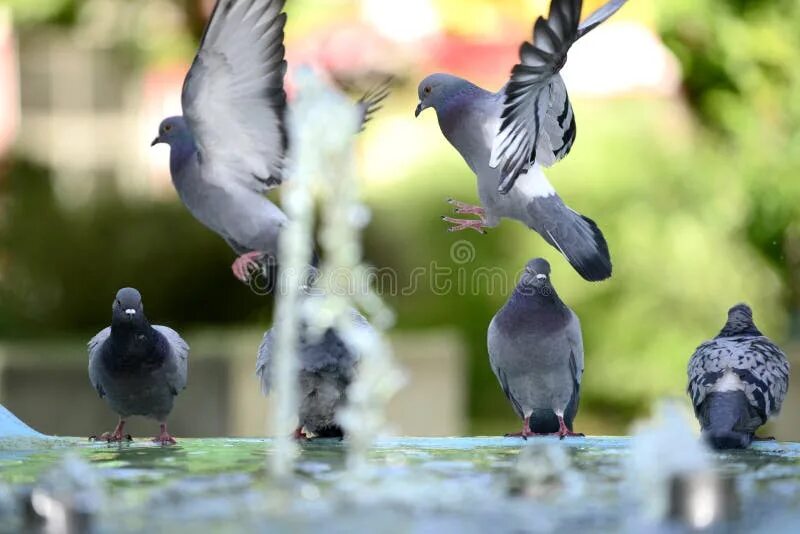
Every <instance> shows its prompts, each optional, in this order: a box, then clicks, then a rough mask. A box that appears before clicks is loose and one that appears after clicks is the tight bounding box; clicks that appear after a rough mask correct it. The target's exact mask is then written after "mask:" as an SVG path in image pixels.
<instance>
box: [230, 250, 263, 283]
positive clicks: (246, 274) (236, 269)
mask: <svg viewBox="0 0 800 534" xmlns="http://www.w3.org/2000/svg"><path fill="white" fill-rule="evenodd" d="M261 256H262V253H261V252H257V251H255V252H247V253H245V254H242V255H241V256H239V257H238V258H236V259H235V260H234V262H233V265H231V270H232V271H233V276H235V277H236V278H238V279H239V280H241V281H242V282H245V283H247V281H248V280H249V279H250V270H251V268H252V269H253V270H256V269H258V260H259V259H260V258H261Z"/></svg>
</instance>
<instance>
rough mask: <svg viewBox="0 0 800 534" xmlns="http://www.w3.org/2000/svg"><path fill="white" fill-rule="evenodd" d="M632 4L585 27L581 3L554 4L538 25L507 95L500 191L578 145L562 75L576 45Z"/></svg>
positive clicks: (615, 4) (495, 160) (620, 0)
mask: <svg viewBox="0 0 800 534" xmlns="http://www.w3.org/2000/svg"><path fill="white" fill-rule="evenodd" d="M625 2H626V0H611V1H610V2H608V3H606V4H605V5H603V6H602V7H600V8H599V9H598V10H597V11H595V12H594V13H592V14H591V15H589V17H588V18H587V19H586V21H585V22H584V23H583V24H580V23H579V21H580V14H581V6H582V4H583V2H582V1H581V0H552V1H551V3H550V12H549V14H548V17H547V18H544V17H539V18H538V19H537V20H536V23H535V24H534V33H533V42H532V43H529V42H525V43H523V44H522V45H521V46H520V50H519V57H520V63H519V64H517V65H515V66H514V68H513V69H512V70H511V79H510V80H509V82H508V83H507V84H506V85H505V87H504V88H503V89H502V90H501V91H502V92H503V94H504V102H503V113H502V124H501V127H500V131H499V132H498V134H497V136H496V137H495V140H494V143H493V145H492V154H491V158H490V161H489V164H490V165H491V166H492V168H497V167H500V171H501V178H500V184H499V185H498V190H499V191H500V192H501V193H504V194H505V193H508V192H509V191H510V190H511V188H512V187H513V186H514V182H516V180H517V178H519V176H521V175H522V174H524V173H525V172H527V170H528V168H530V167H531V165H533V164H534V163H535V162H538V163H540V164H542V165H544V166H549V165H552V164H553V163H555V162H556V161H558V160H560V159H561V158H563V157H564V156H566V155H567V154H568V153H569V151H570V149H571V148H572V144H573V143H574V142H575V133H576V128H575V117H574V113H573V111H572V105H571V103H570V101H569V97H568V95H567V88H566V86H565V85H564V80H563V79H562V78H561V76H560V74H559V71H560V70H561V68H562V67H563V66H564V63H565V62H566V60H567V52H569V49H570V47H571V46H572V44H573V43H574V42H575V41H577V40H578V39H579V38H580V37H582V36H583V35H585V34H586V33H587V32H589V31H590V30H592V29H593V28H595V27H596V26H597V25H599V24H600V23H602V22H603V21H605V20H606V19H608V18H609V17H610V16H611V15H613V14H614V13H616V12H617V11H618V10H619V9H620V8H621V7H622V5H623V4H625Z"/></svg>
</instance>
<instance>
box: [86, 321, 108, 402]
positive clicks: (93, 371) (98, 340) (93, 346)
mask: <svg viewBox="0 0 800 534" xmlns="http://www.w3.org/2000/svg"><path fill="white" fill-rule="evenodd" d="M109 336H111V327H110V326H107V327H105V328H103V329H102V330H100V332H98V333H97V335H96V336H94V337H93V338H92V339H90V340H89V344H88V349H89V381H90V382H91V383H92V386H93V387H94V389H96V390H97V394H98V395H100V398H103V397H105V396H106V392H105V390H104V389H103V385H102V384H101V383H100V376H99V374H98V372H97V365H98V359H99V358H100V351H101V350H102V348H103V344H104V343H105V342H106V340H107V339H108V338H109Z"/></svg>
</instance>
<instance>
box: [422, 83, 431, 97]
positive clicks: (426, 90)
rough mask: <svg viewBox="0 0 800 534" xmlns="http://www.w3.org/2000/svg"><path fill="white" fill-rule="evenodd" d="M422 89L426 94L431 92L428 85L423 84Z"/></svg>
mask: <svg viewBox="0 0 800 534" xmlns="http://www.w3.org/2000/svg"><path fill="white" fill-rule="evenodd" d="M423 91H424V92H425V94H426V95H429V94H431V86H430V85H427V86H425V89H423Z"/></svg>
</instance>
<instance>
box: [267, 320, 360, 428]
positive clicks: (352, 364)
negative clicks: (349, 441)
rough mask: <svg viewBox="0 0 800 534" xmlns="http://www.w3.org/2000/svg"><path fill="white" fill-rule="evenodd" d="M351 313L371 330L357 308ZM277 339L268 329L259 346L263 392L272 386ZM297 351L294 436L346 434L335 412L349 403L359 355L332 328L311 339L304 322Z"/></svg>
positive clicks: (357, 322) (358, 325)
mask: <svg viewBox="0 0 800 534" xmlns="http://www.w3.org/2000/svg"><path fill="white" fill-rule="evenodd" d="M351 314H352V319H353V321H354V322H355V324H356V326H357V327H358V328H359V329H364V330H368V331H371V330H372V326H371V325H370V324H369V323H368V322H367V320H366V319H365V318H364V317H363V316H362V315H361V314H359V313H358V312H356V311H355V310H351ZM274 338H275V334H274V333H273V329H269V330H267V332H266V333H265V334H264V338H263V340H262V341H261V345H260V346H259V347H258V358H257V360H256V374H257V375H258V377H259V379H260V381H261V391H262V393H263V394H264V395H266V394H268V393H269V391H270V389H271V387H272V351H273V350H274V343H275V340H274ZM298 354H299V357H300V369H299V372H298V381H299V382H298V386H299V388H300V406H299V409H298V426H297V429H296V430H295V432H294V437H295V438H296V439H307V438H308V433H311V434H313V435H314V436H315V437H318V438H342V437H344V431H343V430H342V428H341V426H340V425H339V423H338V422H337V419H336V414H337V412H338V410H339V408H340V407H342V406H344V405H345V403H346V402H347V388H348V387H349V386H350V383H351V382H352V380H353V378H354V376H355V372H356V367H357V365H358V361H359V355H358V354H357V353H355V352H354V351H353V350H351V349H350V348H349V347H348V346H347V345H346V344H345V342H344V341H343V340H342V338H341V337H340V336H339V334H338V333H337V332H336V331H335V330H334V329H333V328H329V329H328V330H326V331H325V333H324V334H323V335H322V336H321V337H320V338H319V339H318V340H312V339H310V337H309V332H308V327H307V325H304V324H301V331H300V336H299V346H298Z"/></svg>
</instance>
